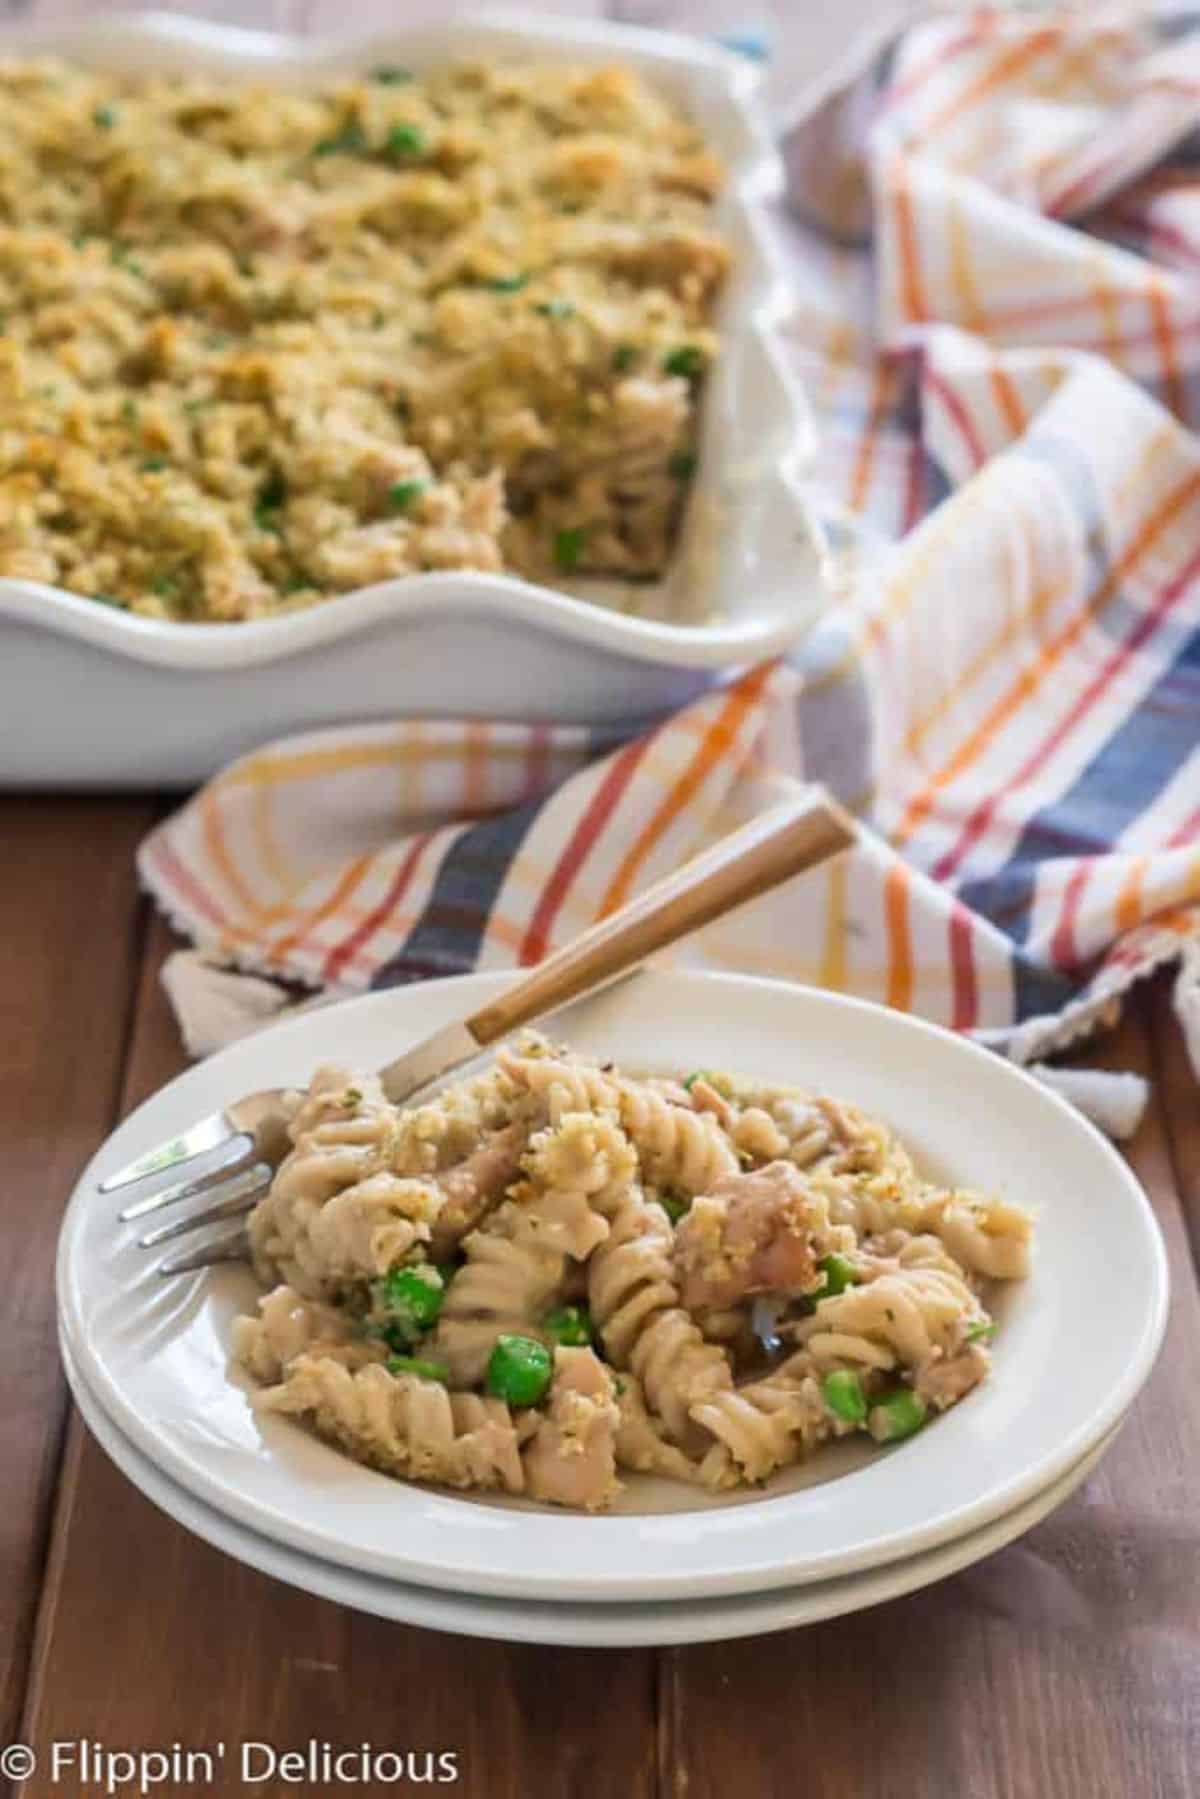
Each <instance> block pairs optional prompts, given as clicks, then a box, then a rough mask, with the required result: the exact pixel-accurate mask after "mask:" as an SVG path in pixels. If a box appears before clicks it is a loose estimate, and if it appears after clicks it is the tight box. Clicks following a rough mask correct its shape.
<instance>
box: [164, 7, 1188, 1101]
mask: <svg viewBox="0 0 1200 1799" xmlns="http://www.w3.org/2000/svg"><path fill="white" fill-rule="evenodd" d="M1198 122H1200V15H1198V16H1197V18H1196V19H1194V20H1193V19H1190V18H1188V17H1186V16H1183V15H1178V14H1177V15H1175V16H1174V17H1173V18H1172V19H1171V20H1170V21H1168V22H1166V23H1154V22H1152V21H1150V20H1147V19H1141V20H1137V19H1131V17H1130V15H1129V13H1128V11H1127V10H1125V9H1123V10H1122V11H1121V13H1119V14H1117V13H1114V14H1112V15H1111V16H1109V15H1108V14H1106V13H1105V12H1103V11H1102V10H1101V9H1093V10H1091V11H1089V12H1088V13H1087V14H1086V15H1084V14H1082V13H1067V12H1063V13H1053V14H1037V13H1033V14H1030V13H1024V12H1022V13H1013V12H1007V11H991V10H988V11H980V12H973V13H963V12H955V13H952V14H945V15H939V16H938V17H936V18H931V19H930V20H928V21H926V22H924V23H921V24H919V25H917V26H916V27H914V28H912V29H910V30H909V31H907V32H906V33H905V34H904V35H903V36H901V37H900V38H899V39H898V40H897V41H896V42H895V43H893V44H890V45H888V46H887V47H886V48H885V49H883V50H881V51H879V52H878V54H876V55H875V56H874V57H873V58H872V59H871V61H870V64H869V66H867V67H864V68H862V69H861V70H860V71H859V72H858V73H857V75H856V76H855V78H854V79H853V80H851V81H849V82H848V84H847V85H845V86H844V87H842V88H840V89H839V90H838V91H837V92H834V93H832V94H830V95H829V96H828V97H827V98H826V99H825V100H824V101H823V102H822V103H821V104H820V105H819V106H818V107H817V109H816V110H815V111H812V112H810V113H809V114H808V115H807V116H806V117H805V118H804V119H802V120H801V121H800V122H799V123H797V124H796V125H795V126H794V127H793V128H792V129H791V130H790V131H788V133H787V134H786V137H785V142H784V149H785V158H786V164H787V169H788V174H789V209H788V213H787V216H786V218H783V217H781V220H780V233H779V235H780V243H781V250H782V253H783V254H784V255H786V256H787V258H788V259H789V262H790V266H791V270H792V274H793V278H794V288H795V295H796V304H795V310H794V314H793V317H792V319H791V321H790V326H789V343H790V346H791V349H792V351H793V354H794V357H795V362H796V366H797V368H798V370H799V372H800V373H801V375H802V377H803V379H804V381H805V383H806V385H807V388H808V391H809V393H810V395H811V396H812V400H813V404H814V407H815V409H816V411H817V413H818V416H819V423H820V427H821V437H822V444H823V450H822V454H821V456H820V458H819V462H818V465H817V468H816V471H815V474H814V477H813V482H812V488H813V498H814V501H815V502H816V504H817V505H818V506H819V508H820V510H821V512H822V515H823V517H824V519H825V521H826V524H827V527H828V530H829V533H830V539H831V542H832V544H833V547H834V551H835V557H836V564H837V594H836V602H835V604H834V606H833V607H832V608H831V610H830V612H829V613H828V615H827V616H826V617H825V618H824V619H823V621H822V622H821V623H820V624H819V625H818V627H817V628H816V629H815V630H814V631H813V633H812V634H811V636H810V637H809V638H808V640H807V642H806V643H805V645H804V646H803V648H802V649H801V650H800V651H799V652H798V653H797V654H796V655H795V656H794V657H793V658H792V659H791V660H790V662H789V663H787V664H786V665H776V666H771V667H764V668H759V669H756V670H753V671H752V672H750V673H748V674H746V675H745V676H744V677H743V678H742V679H740V680H739V681H738V682H736V683H735V684H734V685H732V686H730V687H729V688H727V689H725V690H723V691H720V692H715V693H712V694H710V695H708V696H706V697H704V698H702V699H700V700H698V701H696V702H694V703H693V704H692V705H691V706H689V707H688V708H687V709H685V710H684V711H682V712H680V713H678V714H677V715H675V716H672V717H669V718H666V719H664V720H661V721H658V722H657V723H656V724H655V725H654V726H653V728H651V729H645V728H637V729H634V728H633V727H631V728H630V729H629V730H627V731H625V732H621V731H614V730H613V729H611V728H607V729H606V730H605V731H603V732H600V733H596V732H589V731H586V730H581V729H578V728H575V727H561V728H554V727H543V726H537V727H533V726H527V725H522V724H518V723H514V724H503V725H497V724H471V723H446V722H420V723H414V722H407V723H397V724H393V725H387V726H363V727H359V728H355V727H347V728H345V729H341V730H336V731H326V732H322V733H318V734H315V735H310V736H306V737H303V738H297V739H292V740H290V741H288V742H284V743H281V744H275V745H272V746H271V747H269V748H266V749H263V750H261V751H259V752H257V753H255V754H253V755H251V756H248V757H246V758H244V759H243V760H242V761H240V762H238V763H237V764H235V765H234V766H233V767H231V768H230V769H228V770H226V771H225V772H224V773H223V774H221V775H220V776H218V777H217V778H216V779H215V780H214V781H212V782H211V783H210V784H209V785H208V786H207V787H206V788H205V789H204V790H203V791H202V792H201V793H200V794H199V795H198V796H197V797H196V798H194V799H193V800H191V801H190V802H189V803H188V804H187V805H185V806H184V807H183V808H182V810H181V811H179V812H178V813H177V814H176V815H175V816H174V817H172V818H171V819H169V820H168V821H167V822H166V823H165V824H163V825H162V826H161V827H160V828H159V829H158V830H156V831H155V832H154V833H153V835H152V836H151V837H150V838H149V839H148V840H147V842H146V843H145V844H144V845H143V848H142V851H141V857H140V867H141V873H142V877H143V879H144V881H145V883H146V885H147V886H148V887H149V889H150V891H151V892H152V893H153V894H154V896H155V898H156V899H157V900H158V902H159V903H160V905H161V906H162V907H163V909H164V910H165V911H166V912H167V913H168V915H169V916H170V917H171V918H172V919H173V920H174V922H175V923H176V924H177V925H178V926H179V927H180V928H181V929H182V930H183V931H184V932H185V933H186V934H187V935H188V936H189V937H191V938H192V939H193V941H194V942H195V944H196V945H197V947H198V951H199V956H198V957H197V956H193V957H191V958H185V959H184V961H182V962H180V963H177V964H176V965H175V966H174V968H173V969H171V970H170V972H169V985H170V987H171V990H172V993H173V996H174V998H175V999H176V1003H177V1006H178V1009H179V1011H180V1013H181V1017H182V1019H183V1022H184V1024H185V1028H186V1029H188V1030H189V1031H190V1034H191V1040H192V1042H193V1044H194V1045H195V1046H196V1047H207V1046H209V1044H211V1042H213V1041H215V1040H217V1039H218V1038H221V1037H223V1036H227V1035H229V1034H232V1033H233V1032H234V1031H236V1030H238V1029H242V1028H245V1025H246V1022H247V1020H248V1018H250V1017H252V1016H264V1015H267V1014H269V1013H271V1012H273V1011H274V1009H275V1008H276V1007H277V1005H278V1004H279V1003H280V1000H279V989H278V988H277V987H276V986H275V985H274V983H275V982H276V981H277V980H279V979H283V980H286V981H290V982H296V983H301V984H303V985H304V986H306V987H317V988H322V989H328V990H333V991H336V992H347V991H357V990H361V989H364V988H367V987H372V986H381V985H387V984H389V983H394V982H399V981H407V980H414V979H420V978H423V977H426V976H429V975H434V974H445V973H453V972H459V971H461V970H465V969H472V968H501V967H510V966H515V965H518V964H522V963H528V962H533V961H536V960H537V959H538V958H539V957H540V956H542V955H544V954H545V953H546V951H547V950H549V949H552V948H554V947H555V946H556V945H558V944H560V943H562V942H563V941H565V940H566V939H567V938H569V937H570V936H571V935H573V934H574V933H576V932H578V931H579V930H580V929H581V928H583V926H585V925H586V924H587V923H589V922H590V921H591V920H592V919H594V918H596V917H597V916H598V915H600V914H602V913H604V912H605V911H607V910H609V909H611V908H612V907H614V906H616V905H619V904H620V903H621V901H622V899H624V898H625V897H626V896H627V895H629V894H631V893H633V892H635V891H636V890H637V889H638V888H639V887H641V886H643V885H645V884H646V883H648V882H649V881H651V880H653V879H654V878H655V877H656V876H658V875H659V874H661V873H663V872H664V871H665V870H667V869H668V868H670V867H672V866H673V865H675V864H676V863H677V862H678V861H679V860H681V859H682V858H683V857H685V856H687V855H689V854H691V853H692V852H693V851H695V850H697V849H699V848H701V847H702V846H703V845H704V844H705V843H706V842H708V841H709V840H710V839H711V838H712V836H713V835H714V834H715V833H717V832H718V831H721V830H724V829H727V828H729V827H730V826H732V825H734V824H736V823H737V822H739V820H741V819H743V818H744V817H746V816H747V815H748V814H749V813H751V812H753V811H754V810H756V809H757V808H759V807H761V806H762V805H763V804H765V803H766V802H767V801H768V800H769V799H770V798H772V797H774V796H775V795H776V794H777V793H778V791H779V789H780V787H781V785H785V784H786V783H788V782H795V781H805V780H813V779H816V780H821V781H823V782H825V783H826V784H827V785H828V786H829V787H830V788H831V789H832V790H833V791H834V792H835V793H836V794H837V795H838V796H839V797H840V798H841V799H842V800H843V801H845V802H846V803H847V804H849V805H850V806H851V807H853V808H854V809H855V811H856V812H857V813H858V814H859V815H860V817H861V818H862V819H863V820H864V822H865V824H866V825H867V826H868V827H869V829H868V830H867V831H866V832H864V837H863V843H862V847H861V848H860V849H858V850H856V851H855V852H853V853H852V854H851V855H849V856H848V857H845V858H843V859H841V860H840V861H838V862H836V863H834V864H833V865H831V866H830V867H829V868H826V869H822V870H819V871H817V872H815V873H814V874H812V875H810V876H808V877H805V878H803V879H801V880H799V881H797V882H795V883H793V884H791V885H790V886H789V887H787V888H785V889H781V890H780V891H779V892H777V893H776V894H774V895H772V896H768V897H767V898H766V899H764V900H762V901H760V902H757V903H756V904H755V905H754V906H753V907H750V908H747V909H745V910H744V911H743V912H741V913H740V914H737V915H735V916H733V917H732V918H730V919H727V920H725V921H723V922H721V923H719V924H718V925H716V926H714V927H712V928H710V929H709V930H708V931H706V932H704V933H703V934H701V935H700V936H699V937H697V938H696V939H694V940H692V941H691V942H689V943H688V944H687V945H686V946H685V948H684V949H682V950H681V951H680V952H679V955H680V956H681V957H686V959H687V960H689V961H691V962H693V963H697V962H698V963H701V964H707V965H710V966H717V967H723V968H739V969H744V970H749V971H753V972H756V973H771V974H774V975H779V976H784V977H787V978H791V979H796V980H804V981H813V982H817V983H819V984H821V985H823V986H826V987H830V988H835V989H838V990H842V991H846V992H850V993H855V994H861V995H865V996H867V997H869V998H872V999H876V1000H880V1001H883V1002H884V1003H886V1004H888V1005H891V1006H897V1007H901V1008H906V1009H912V1010H914V1011H918V1012H920V1013H922V1014H923V1015H924V1016H926V1017H929V1018H932V1019H935V1020H937V1021H938V1022H940V1023H943V1024H946V1025H949V1026H951V1027H952V1028H954V1029H957V1030H965V1031H974V1032H978V1033H981V1034H983V1035H984V1036H985V1037H986V1039H987V1040H988V1041H991V1042H993V1043H995V1044H996V1045H997V1047H1003V1048H1005V1049H1007V1051H1008V1052H1009V1053H1010V1054H1013V1055H1015V1056H1017V1057H1018V1058H1019V1059H1021V1060H1023V1061H1030V1060H1036V1059H1039V1058H1041V1057H1042V1056H1044V1055H1046V1054H1048V1053H1050V1052H1051V1051H1053V1050H1054V1049H1057V1048H1061V1047H1063V1046H1064V1045H1066V1044H1067V1043H1069V1042H1071V1041H1072V1040H1073V1039H1075V1038H1077V1037H1079V1036H1082V1035H1083V1034H1085V1033H1086V1032H1088V1031H1090V1030H1092V1029H1094V1028H1095V1027H1096V1026H1097V1025H1098V1024H1100V1023H1104V1022H1108V1021H1111V1019H1112V1018H1113V1017H1114V1016H1115V1011H1116V1008H1117V1007H1118V1005H1119V1002H1120V998H1121V996H1122V994H1124V993H1125V992H1126V991H1127V990H1128V988H1129V987H1130V986H1131V984H1132V983H1133V982H1134V981H1136V980H1138V979H1139V978H1140V977H1142V976H1143V975H1145V974H1146V973H1148V972H1149V971H1150V970H1151V969H1153V968H1154V967H1156V966H1157V965H1159V964H1162V963H1166V962H1172V963H1174V964H1176V965H1177V967H1178V968H1179V970H1180V975H1179V985H1178V988H1177V992H1178V996H1179V1009H1180V1015H1181V1017H1182V1018H1183V1021H1184V1024H1185V1028H1186V1030H1187V1032H1188V1035H1189V1041H1190V1047H1191V1049H1192V1054H1193V1057H1194V1059H1195V1060H1196V1063H1197V1067H1198V1068H1200V997H1198V996H1200V438H1198V437H1197V436H1196V434H1195V433H1196V430H1197V428H1198V427H1200V133H1198V132H1197V130H1196V126H1197V123H1198ZM202 968H203V969H205V970H214V969H216V970H220V969H236V970H240V971H243V972H242V974H241V975H228V976H227V975H225V974H222V973H220V972H217V973H210V974H202V972H201V970H202ZM246 971H249V973H250V974H251V975H253V976H254V977H256V978H254V979H252V980H250V981H247V980H246V979H245V978H244V977H245V973H246ZM264 977H265V978H264ZM214 1006H215V1007H216V1012H215V1013H214V1010H213V1008H214Z"/></svg>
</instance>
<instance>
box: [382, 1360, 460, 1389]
mask: <svg viewBox="0 0 1200 1799" xmlns="http://www.w3.org/2000/svg"><path fill="white" fill-rule="evenodd" d="M387 1369H388V1373H389V1374H415V1375H416V1377H417V1379H418V1380H435V1381H438V1382H439V1383H440V1385H442V1386H443V1387H445V1386H447V1385H448V1384H449V1381H450V1370H449V1368H447V1366H446V1364H445V1362H431V1361H427V1360H426V1359H425V1358H424V1357H423V1356H415V1355H393V1356H389V1357H388V1364H387Z"/></svg>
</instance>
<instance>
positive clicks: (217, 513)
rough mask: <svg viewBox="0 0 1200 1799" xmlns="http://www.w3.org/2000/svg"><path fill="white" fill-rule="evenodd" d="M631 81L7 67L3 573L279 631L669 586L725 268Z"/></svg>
mask: <svg viewBox="0 0 1200 1799" xmlns="http://www.w3.org/2000/svg"><path fill="white" fill-rule="evenodd" d="M719 179H720V176H719V170H718V168H717V166H716V164H715V162H714V159H713V158H712V156H711V155H710V154H709V153H708V151H707V150H706V148H705V146H704V144H703V142H702V141H701V139H700V138H699V136H698V135H697V133H696V130H695V129H694V127H693V126H692V125H691V124H690V123H689V122H688V121H687V120H686V119H685V118H684V117H683V116H682V115H681V113H680V112H679V111H678V110H677V109H676V108H675V107H674V106H673V105H672V104H670V103H669V102H668V101H667V100H666V99H664V98H663V97H662V96H661V95H660V94H659V93H657V92H656V91H655V90H654V89H653V88H651V87H650V86H648V85H647V84H646V83H645V82H643V81H642V80H641V79H640V78H639V77H638V76H637V75H636V74H634V73H633V72H631V71H630V70H628V69H626V68H623V67H619V66H612V67H608V66H605V67H594V66H588V67H581V66H569V65H562V64H533V63H513V64H490V63H489V64H470V65H466V64H458V65H453V66H447V67H444V68H438V69H435V70H433V71H431V72H428V73H426V74H424V75H422V76H420V77H417V76H414V75H412V74H411V73H410V72H409V71H407V70H404V69H400V68H396V67H384V68H378V69H374V70H370V71H367V72H365V73H364V74H363V75H362V76H360V77H355V78H343V79H340V80H339V81H337V82H336V83H332V84H326V85H325V86H322V87H319V88H316V89H306V90H304V91H288V90H284V89H281V88H267V87H263V86H243V85H234V84H231V83H229V82H225V81H218V80H215V79H191V78H187V77H175V76H172V77H169V78H168V77H152V78H148V77H140V78H136V79H133V78H124V77H114V76H112V75H110V74H105V73H99V72H91V71H87V70H84V69H81V68H77V67H74V66H70V65H67V64H65V63H61V62H57V61H53V60H36V61H35V60H6V61H2V62H0V333H2V334H0V398H2V401H3V406H2V409H0V419H2V425H0V575H4V576H14V577H20V578H24V579H27V580H33V581H43V582H47V583H50V584H53V585H56V586H61V587H65V588H68V589H70V590H71V591H73V592H76V593H81V594H86V595H90V596H92V597H93V598H96V599H100V600H104V601H107V602H108V603H111V604H114V605H118V606H122V607H128V608H130V609H132V610H133V611H135V612H139V613H143V614H148V615H151V616H157V617H165V618H172V619H180V620H229V619H248V618H257V617H262V616H265V615H270V614H272V613H276V612H279V611H281V610H285V609H291V608H294V607H297V606H305V605H309V604H311V603H313V602H315V601H318V600H320V599H322V598H325V597H328V596H330V595H333V594H336V593H340V592H345V591H347V590H349V589H352V588H358V587H363V586H368V585H370V584H372V583H374V582H377V581H382V580H386V579H388V578H389V577H392V576H395V575H403V574H409V573H413V572H417V571H421V570H433V569H447V568H475V569H502V568H503V569H510V570H513V571H515V572H518V573H521V574H524V575H527V576H530V577H531V578H535V579H538V578H546V577H548V576H549V577H554V578H558V577H561V576H562V575H563V574H570V573H575V572H578V573H584V574H586V573H604V574H608V575H615V576H619V577H623V578H627V579H635V580H636V579H646V578H650V577H654V576H656V575H658V574H660V573H661V572H662V569H663V567H664V564H665V562H666V560H667V557H668V555H669V552H670V548H671V543H672V539H673V536H674V532H675V528H676V525H677V521H678V516H679V512H680V506H681V499H682V495H683V493H684V492H685V490H686V484H687V481H688V478H689V476H690V474H691V472H692V470H693V468H694V464H695V453H694V443H695V419H696V398H697V392H698V389H699V387H700V384H701V382H702V378H703V375H704V372H705V369H706V368H707V366H708V364H709V363H710V361H711V359H712V357H713V356H714V355H715V353H716V348H717V343H716V338H715V335H714V333H713V330H712V327H711V316H712V310H713V305H714V301H715V297H716V294H717V291H718V289H719V287H720V284H721V281H722V278H723V276H724V273H725V270H726V267H727V262H728V253H727V250H726V247H725V245H724V243H723V241H722V240H721V238H720V236H719V234H718V233H717V232H716V231H715V230H714V227H713V224H712V219H711V202H712V199H713V197H714V194H715V193H716V190H717V187H718V185H719Z"/></svg>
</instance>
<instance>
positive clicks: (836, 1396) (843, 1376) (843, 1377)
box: [821, 1368, 867, 1424]
mask: <svg viewBox="0 0 1200 1799" xmlns="http://www.w3.org/2000/svg"><path fill="white" fill-rule="evenodd" d="M821 1393H822V1396H823V1398H824V1400H825V1404H826V1405H827V1406H828V1407H829V1410H830V1411H831V1412H832V1413H833V1414H834V1416H835V1417H837V1418H842V1419H844V1420H845V1422H846V1423H847V1424H861V1423H862V1422H863V1420H864V1419H865V1417H866V1415H867V1398H866V1394H865V1393H864V1392H863V1390H862V1382H861V1380H860V1379H859V1378H858V1376H857V1374H855V1372H854V1370H853V1369H852V1368H835V1369H834V1370H833V1371H832V1373H830V1374H827V1375H826V1376H825V1379H824V1380H823V1381H822V1383H821Z"/></svg>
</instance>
